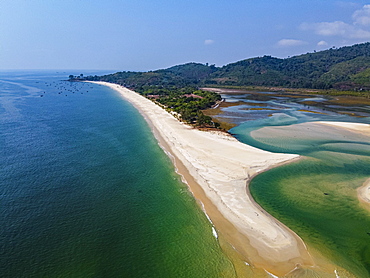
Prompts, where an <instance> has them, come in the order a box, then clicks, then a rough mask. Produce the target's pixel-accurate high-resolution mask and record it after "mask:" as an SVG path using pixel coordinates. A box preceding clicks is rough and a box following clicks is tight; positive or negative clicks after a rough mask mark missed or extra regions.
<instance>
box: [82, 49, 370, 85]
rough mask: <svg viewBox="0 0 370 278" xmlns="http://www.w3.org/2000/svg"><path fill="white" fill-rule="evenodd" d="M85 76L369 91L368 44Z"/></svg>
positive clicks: (143, 82) (118, 80) (152, 82)
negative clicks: (214, 62) (220, 62)
mask: <svg viewBox="0 0 370 278" xmlns="http://www.w3.org/2000/svg"><path fill="white" fill-rule="evenodd" d="M86 79H89V80H101V81H108V82H114V83H118V84H122V85H125V86H127V87H133V88H140V87H143V86H153V85H155V86H163V87H171V86H174V87H186V86H198V87H199V86H206V85H225V86H277V87H286V88H310V89H331V88H333V89H337V90H370V43H363V44H356V45H353V46H345V47H341V48H331V49H328V50H324V51H319V52H314V53H307V54H302V55H298V56H294V57H290V58H285V59H280V58H275V57H271V56H263V57H255V58H250V59H245V60H241V61H238V62H235V63H231V64H228V65H225V66H223V67H216V66H215V65H208V64H200V63H187V64H183V65H177V66H174V67H170V68H167V69H161V70H156V71H149V72H127V71H126V72H125V71H124V72H117V73H114V74H109V75H104V76H100V77H99V76H94V77H93V76H89V77H87V78H86Z"/></svg>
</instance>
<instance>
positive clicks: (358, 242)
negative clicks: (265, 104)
mask: <svg viewBox="0 0 370 278" xmlns="http://www.w3.org/2000/svg"><path fill="white" fill-rule="evenodd" d="M305 129H306V128H305ZM305 129H303V128H299V127H298V126H294V125H293V126H286V127H278V128H276V127H270V128H267V129H266V128H265V129H260V130H256V131H253V132H252V133H251V138H250V140H251V141H253V140H256V141H258V143H259V144H260V147H261V146H262V147H264V148H265V149H273V150H274V151H279V150H280V151H284V152H290V153H300V154H304V155H305V157H306V158H304V159H302V160H301V161H299V162H295V163H291V164H288V165H285V166H282V167H278V168H275V169H272V170H269V171H267V172H265V173H262V174H260V175H258V176H257V177H255V178H254V179H253V180H252V182H251V184H250V190H251V193H252V196H253V197H254V198H255V200H256V201H257V202H258V203H259V204H261V205H262V206H263V208H265V209H266V210H267V211H268V212H269V213H270V214H271V215H273V216H274V217H276V218H277V219H279V220H280V221H282V222H283V223H285V224H286V225H287V226H289V227H290V228H291V229H292V230H294V231H295V232H296V233H297V234H298V235H299V236H300V237H301V238H302V239H303V240H304V241H305V242H306V243H308V244H309V246H312V247H314V248H316V249H317V250H319V251H320V252H322V254H323V255H324V256H325V257H327V258H329V259H330V260H332V261H333V262H334V263H335V264H337V265H339V266H341V267H343V268H345V269H347V270H349V271H350V272H352V273H354V275H355V276H356V277H370V211H368V210H366V209H365V208H364V207H363V206H362V205H361V204H360V203H359V200H358V199H357V193H356V188H358V187H359V186H361V185H362V184H363V182H364V181H365V180H366V179H368V178H369V177H370V156H369V150H370V144H369V142H370V140H369V137H366V136H361V135H353V134H352V135H351V133H348V132H343V133H338V132H337V131H336V130H334V129H332V128H319V127H315V128H312V127H310V128H309V129H307V131H306V132H304V130H305ZM247 137H248V136H245V137H243V138H244V140H247ZM288 138H289V140H288Z"/></svg>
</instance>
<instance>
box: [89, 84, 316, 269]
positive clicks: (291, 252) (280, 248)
mask: <svg viewBox="0 0 370 278" xmlns="http://www.w3.org/2000/svg"><path fill="white" fill-rule="evenodd" d="M93 83H96V84H101V85H105V86H108V87H110V88H111V89H114V90H116V91H117V92H118V93H120V94H121V95H122V97H123V98H124V99H126V100H128V101H129V102H130V103H131V104H133V105H134V107H135V108H136V109H138V110H139V112H140V113H141V114H142V115H143V117H144V118H145V119H146V121H147V122H148V123H149V125H150V127H151V129H152V131H153V133H154V135H155V137H156V138H157V140H158V141H159V144H160V145H161V147H162V148H163V149H164V151H165V152H166V153H167V154H170V157H171V159H172V160H173V162H174V164H175V167H176V169H177V171H178V173H179V174H180V175H181V176H182V178H183V180H184V181H185V182H186V183H187V184H188V186H189V189H190V191H191V192H192V194H193V195H194V197H195V198H196V200H197V201H198V202H200V203H201V206H202V207H203V208H204V210H205V213H206V214H207V215H208V216H209V218H210V219H211V221H212V223H213V224H214V226H215V227H216V229H217V231H218V233H219V234H221V236H222V238H224V239H225V240H226V241H227V242H228V243H229V244H231V246H232V247H233V248H234V249H235V250H236V251H237V253H239V254H240V256H241V257H242V260H243V261H245V262H246V263H248V264H250V265H252V266H253V267H256V268H260V269H263V270H266V271H268V272H269V273H272V274H274V275H279V276H280V275H285V274H287V273H289V272H291V271H293V270H294V269H296V268H297V267H300V266H302V267H312V266H314V262H313V259H312V258H311V256H310V254H309V253H308V251H307V248H306V246H305V244H304V243H303V241H302V240H301V239H300V238H299V237H298V236H297V235H296V234H295V233H294V232H293V231H291V230H290V229H288V228H287V227H285V226H284V225H283V224H282V223H280V222H279V221H278V220H276V219H275V218H273V217H272V216H270V215H269V214H268V213H267V212H265V211H264V210H263V209H262V208H261V207H260V206H259V205H258V204H257V203H255V201H254V200H253V199H252V198H251V196H250V195H249V194H248V188H247V185H248V182H249V181H250V180H251V179H252V177H253V176H254V175H256V174H258V173H261V172H262V171H266V170H268V169H270V168H272V167H276V166H278V165H280V164H281V163H287V162H290V161H291V160H295V159H297V158H299V156H298V155H293V154H275V153H270V152H267V151H263V150H259V149H257V148H254V147H251V146H248V145H246V144H243V143H241V142H239V141H238V140H237V139H235V138H234V137H232V136H230V135H226V134H225V133H221V132H217V131H200V130H197V129H194V128H192V127H189V126H188V125H185V124H183V123H181V122H179V121H178V120H177V119H175V118H174V117H173V116H172V115H170V114H169V113H167V112H166V111H165V110H163V109H162V108H160V107H159V106H158V105H156V104H155V103H153V102H152V101H150V100H148V99H146V98H145V97H143V96H141V95H139V94H137V93H135V92H133V91H131V90H129V89H127V88H124V87H122V86H119V85H117V84H112V83H106V82H93Z"/></svg>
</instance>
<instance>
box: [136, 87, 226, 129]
mask: <svg viewBox="0 0 370 278" xmlns="http://www.w3.org/2000/svg"><path fill="white" fill-rule="evenodd" d="M139 92H140V93H141V94H143V95H144V96H146V97H147V98H150V99H153V100H154V101H156V102H157V103H158V104H159V105H161V106H162V107H164V108H165V109H167V110H169V111H170V112H171V113H172V114H173V115H175V116H176V117H178V118H179V119H180V120H182V121H184V122H186V123H189V124H194V125H196V126H199V127H219V124H218V123H214V122H213V121H212V118H211V117H209V116H205V115H204V114H203V112H202V111H201V110H204V109H207V108H210V107H212V106H213V105H215V104H216V103H217V102H218V101H220V100H221V96H220V95H219V94H217V93H214V92H207V91H202V90H197V89H194V88H192V87H186V88H176V87H172V88H159V87H158V86H145V87H142V88H141V90H139Z"/></svg>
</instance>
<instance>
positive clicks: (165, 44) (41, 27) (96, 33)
mask: <svg viewBox="0 0 370 278" xmlns="http://www.w3.org/2000/svg"><path fill="white" fill-rule="evenodd" d="M367 41H370V1H368V2H366V1H334V0H320V1H318V0H270V1H267V0H258V1H257V0H187V1H176V0H161V1H155V0H151V1H150V0H129V1H126V0H104V1H95V0H74V1H71V0H1V1H0V69H97V70H133V71H147V70H155V69H160V68H167V67H170V66H173V65H178V64H183V63H186V62H200V63H209V64H216V65H217V66H223V65H225V64H228V63H231V62H235V61H238V60H243V59H247V58H251V57H256V56H263V55H271V56H274V57H282V58H285V57H288V56H294V55H297V54H302V53H307V52H313V51H314V50H316V51H319V50H324V49H328V48H331V47H333V46H335V47H340V46H345V45H352V44H355V43H362V42H367Z"/></svg>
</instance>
